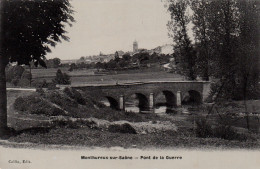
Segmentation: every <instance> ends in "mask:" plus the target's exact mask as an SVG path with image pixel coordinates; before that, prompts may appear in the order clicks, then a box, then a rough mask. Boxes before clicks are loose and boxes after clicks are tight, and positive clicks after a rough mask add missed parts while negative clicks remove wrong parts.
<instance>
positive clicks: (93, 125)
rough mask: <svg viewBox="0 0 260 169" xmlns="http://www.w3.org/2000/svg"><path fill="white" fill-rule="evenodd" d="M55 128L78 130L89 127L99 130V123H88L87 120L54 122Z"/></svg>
mask: <svg viewBox="0 0 260 169" xmlns="http://www.w3.org/2000/svg"><path fill="white" fill-rule="evenodd" d="M52 125H53V127H61V128H72V129H78V128H80V127H85V126H87V127H89V128H96V129H97V123H96V122H94V121H86V120H81V119H80V120H75V121H72V120H54V121H52Z"/></svg>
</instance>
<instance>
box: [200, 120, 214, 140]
mask: <svg viewBox="0 0 260 169" xmlns="http://www.w3.org/2000/svg"><path fill="white" fill-rule="evenodd" d="M196 124H197V127H196V135H197V137H202V138H207V137H212V136H213V130H212V127H211V125H210V124H209V123H208V122H207V120H206V118H200V119H198V120H196Z"/></svg>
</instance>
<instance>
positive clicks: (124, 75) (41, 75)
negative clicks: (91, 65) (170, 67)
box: [32, 68, 183, 85]
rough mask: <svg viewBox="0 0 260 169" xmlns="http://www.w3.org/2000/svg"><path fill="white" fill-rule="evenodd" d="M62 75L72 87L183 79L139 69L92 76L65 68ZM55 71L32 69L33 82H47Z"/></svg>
mask: <svg viewBox="0 0 260 169" xmlns="http://www.w3.org/2000/svg"><path fill="white" fill-rule="evenodd" d="M60 69H61V71H62V72H63V73H67V74H68V75H70V76H71V83H72V85H78V84H116V83H117V82H118V83H126V82H136V81H140V82H148V81H164V80H165V81H173V80H183V77H182V76H180V75H177V74H173V73H167V72H166V71H163V70H153V69H148V68H147V69H140V70H127V71H125V70H123V71H110V72H108V73H107V74H103V75H102V74H96V75H95V74H94V71H95V70H74V71H72V72H69V71H68V69H67V68H60ZM56 72H57V69H54V68H50V69H32V76H33V80H36V79H46V80H47V81H48V82H51V80H52V79H53V78H54V77H55V75H56Z"/></svg>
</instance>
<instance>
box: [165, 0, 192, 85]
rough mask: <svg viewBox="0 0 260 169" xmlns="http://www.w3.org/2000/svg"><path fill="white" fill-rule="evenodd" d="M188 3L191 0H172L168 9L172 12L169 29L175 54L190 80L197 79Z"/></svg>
mask: <svg viewBox="0 0 260 169" xmlns="http://www.w3.org/2000/svg"><path fill="white" fill-rule="evenodd" d="M188 5H189V1H184V0H170V4H169V7H168V11H169V12H170V14H171V21H170V22H169V23H168V29H169V31H170V35H171V36H172V37H173V40H174V42H175V46H174V48H175V54H177V55H178V57H179V58H180V60H181V62H180V64H181V68H182V70H183V71H184V73H185V75H186V76H187V77H188V78H189V79H190V80H195V79H196V73H195V60H196V53H195V51H194V49H193V46H192V44H191V40H190V38H189V36H188V30H187V25H188V24H189V23H190V17H189V16H188V14H187V10H188Z"/></svg>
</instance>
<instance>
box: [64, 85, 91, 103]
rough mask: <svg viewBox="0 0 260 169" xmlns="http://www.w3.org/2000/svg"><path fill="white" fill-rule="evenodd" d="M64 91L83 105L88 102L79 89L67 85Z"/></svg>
mask: <svg viewBox="0 0 260 169" xmlns="http://www.w3.org/2000/svg"><path fill="white" fill-rule="evenodd" d="M64 93H65V94H67V95H68V96H69V97H70V98H72V99H74V100H76V101H77V102H78V103H79V104H81V105H85V104H86V100H85V99H84V98H83V97H82V95H81V93H80V92H78V91H77V90H75V89H72V88H68V87H66V88H65V89H64Z"/></svg>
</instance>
